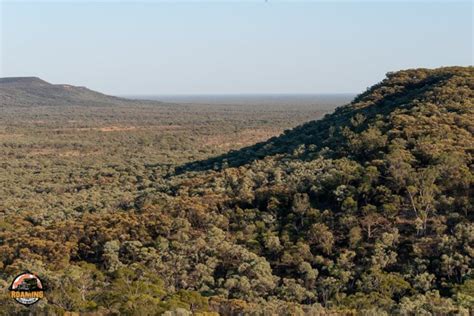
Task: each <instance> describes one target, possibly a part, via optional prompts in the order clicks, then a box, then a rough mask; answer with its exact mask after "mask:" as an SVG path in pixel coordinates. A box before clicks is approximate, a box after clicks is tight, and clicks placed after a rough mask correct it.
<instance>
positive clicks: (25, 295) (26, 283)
mask: <svg viewBox="0 0 474 316" xmlns="http://www.w3.org/2000/svg"><path fill="white" fill-rule="evenodd" d="M9 290H10V297H11V298H13V299H15V301H17V302H18V303H20V304H22V305H25V306H30V305H33V304H34V303H36V302H38V301H39V300H40V299H42V298H43V297H44V288H43V283H42V282H41V280H40V278H38V277H37V276H36V275H34V274H33V273H30V272H25V273H22V274H20V275H18V276H17V277H16V278H15V279H14V280H13V282H12V285H10V288H9Z"/></svg>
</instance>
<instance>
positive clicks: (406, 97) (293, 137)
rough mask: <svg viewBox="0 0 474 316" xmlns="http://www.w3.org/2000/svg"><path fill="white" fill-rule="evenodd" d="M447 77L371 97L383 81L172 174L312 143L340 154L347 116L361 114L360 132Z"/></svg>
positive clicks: (227, 164)
mask: <svg viewBox="0 0 474 316" xmlns="http://www.w3.org/2000/svg"><path fill="white" fill-rule="evenodd" d="M450 77H451V75H450V74H446V73H440V74H439V75H438V76H434V77H433V76H431V77H428V78H426V79H423V80H419V81H415V82H408V83H407V84H406V85H405V86H404V87H403V89H401V90H400V89H399V88H400V86H398V84H399V83H395V84H394V85H393V86H394V87H395V86H396V87H397V88H398V90H397V89H394V91H395V92H391V93H390V92H387V90H386V89H385V90H384V91H383V93H384V95H383V97H380V98H379V99H376V100H374V97H373V95H372V94H373V93H374V91H375V90H377V89H378V88H379V87H381V86H383V84H384V82H381V83H380V84H378V85H375V86H373V87H372V88H371V89H370V90H368V91H366V92H364V93H362V94H360V95H359V96H357V97H356V98H355V99H354V101H353V102H352V103H350V104H348V105H344V106H341V107H338V108H337V109H336V110H335V112H334V113H332V114H327V115H325V116H324V118H322V119H320V120H316V121H311V122H308V123H305V124H303V125H300V126H297V127H295V128H293V129H291V130H286V131H285V132H284V133H283V134H282V135H280V136H277V137H272V138H270V139H269V140H267V141H264V142H260V143H257V144H254V145H251V146H248V147H244V148H241V149H239V150H233V151H230V152H228V153H226V154H223V155H220V156H217V157H212V158H208V159H205V160H200V161H193V162H190V163H186V164H184V165H181V166H179V167H177V168H176V169H175V174H177V175H179V174H182V173H185V172H188V171H206V170H216V171H219V170H222V169H223V168H226V167H239V166H242V165H245V164H249V163H252V162H253V161H256V160H260V159H263V158H265V157H267V156H274V155H277V154H292V153H293V152H294V151H295V150H296V149H298V148H299V147H300V146H301V145H310V144H311V145H316V147H317V148H318V149H321V148H323V147H327V148H329V149H330V150H332V152H335V153H338V154H336V155H334V156H335V158H336V157H339V156H343V155H344V151H343V150H341V149H342V148H344V145H345V139H344V138H343V136H342V135H341V134H340V127H344V126H351V125H350V124H351V118H352V117H353V116H354V115H356V114H358V113H360V114H362V115H364V116H365V118H366V121H365V122H366V123H364V124H363V125H362V126H360V127H359V128H358V130H357V131H356V132H361V130H364V129H365V128H367V125H368V122H370V121H371V120H373V119H374V118H375V116H376V115H382V116H385V117H386V116H387V115H389V114H390V113H391V112H392V111H394V110H395V109H397V108H402V107H403V108H409V107H411V106H413V101H414V100H415V99H419V98H420V97H422V96H423V93H425V92H427V91H428V90H432V89H433V88H435V86H436V85H437V84H438V83H439V82H441V81H443V80H445V79H449V78H450Z"/></svg>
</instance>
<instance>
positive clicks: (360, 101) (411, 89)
mask: <svg viewBox="0 0 474 316" xmlns="http://www.w3.org/2000/svg"><path fill="white" fill-rule="evenodd" d="M473 72H474V70H473V68H472V67H470V68H461V67H447V68H440V69H436V70H428V69H412V70H406V71H399V72H395V73H389V74H387V78H386V79H385V80H383V81H382V82H381V83H379V84H377V85H375V86H373V87H371V88H370V89H368V90H367V91H366V92H364V93H362V94H360V95H359V96H358V97H357V98H356V99H355V100H354V101H353V102H352V103H351V104H349V105H347V106H343V107H339V108H338V109H336V111H335V113H333V114H328V115H327V116H326V117H325V118H323V119H322V120H318V121H312V122H308V123H306V124H303V125H301V126H299V127H297V128H294V129H292V130H287V131H285V133H284V134H283V135H281V136H278V137H274V138H271V139H269V140H268V141H265V142H262V143H258V144H255V145H252V146H250V147H246V148H243V149H241V150H239V151H234V152H229V153H227V154H225V155H222V156H219V157H216V158H213V159H208V160H204V161H199V162H194V163H190V164H187V165H184V166H182V167H181V168H178V171H180V172H181V171H185V170H186V171H188V170H207V169H221V168H222V164H223V163H224V164H225V165H226V166H232V167H236V166H241V165H244V164H246V163H249V162H252V161H254V160H257V159H261V158H263V157H266V156H271V155H275V154H285V155H286V156H288V155H290V156H291V155H292V153H293V152H294V150H296V149H299V150H300V151H301V150H303V151H304V155H302V154H303V153H302V152H300V153H299V156H300V158H301V157H302V156H304V157H312V156H313V155H312V154H311V153H310V152H315V151H319V150H320V149H321V148H323V147H324V148H327V150H326V154H325V155H330V156H331V157H343V156H349V157H352V156H356V155H361V154H364V153H361V152H360V150H359V149H360V148H355V145H356V144H354V142H351V140H350V137H349V135H347V133H351V132H352V133H355V134H354V135H353V136H354V137H355V138H358V137H356V136H358V135H359V134H361V135H363V136H365V137H369V138H370V137H375V135H373V133H380V134H381V136H388V135H387V134H388V132H389V131H390V130H391V129H397V130H400V129H407V130H409V129H412V127H413V126H416V125H418V123H419V121H418V119H421V118H423V119H424V120H427V119H428V118H431V119H432V120H436V121H435V122H430V123H433V124H436V125H438V124H443V125H444V126H446V124H450V123H452V121H449V120H447V118H446V117H447V116H449V117H451V119H453V117H455V118H458V116H457V115H456V113H459V114H464V116H462V115H461V116H460V117H459V119H461V120H462V123H461V124H457V123H459V122H458V121H456V124H452V126H451V127H452V128H453V129H454V131H453V133H454V134H457V132H459V133H461V134H460V135H465V133H466V132H470V133H472V132H473V131H474V129H473V125H472V124H470V123H469V121H466V115H470V114H472V98H473V91H472V88H473V84H474V83H473V78H472V76H473ZM445 116H446V117H445ZM410 117H413V118H415V119H412V120H409V121H406V119H409V118H410ZM382 125H383V126H382ZM374 127H377V128H378V129H379V130H380V131H377V130H376V129H374ZM426 127H427V129H429V133H430V134H432V133H436V134H438V132H439V134H438V135H432V136H433V137H434V138H440V137H441V138H443V137H444V134H443V132H442V131H439V130H437V129H433V130H431V129H430V128H431V126H426ZM371 134H372V135H371ZM460 135H457V136H456V138H457V141H458V142H459V141H460V140H461V141H463V139H462V137H461V136H460ZM430 136H431V135H430ZM394 137H395V135H393V134H392V135H390V136H389V138H394ZM367 141H369V142H370V141H371V140H370V139H367ZM364 145H366V144H359V147H364ZM302 146H306V148H303V147H302ZM368 147H369V148H371V147H373V145H369V146H368ZM364 150H365V151H367V150H368V149H367V148H366V149H364ZM374 150H375V149H374Z"/></svg>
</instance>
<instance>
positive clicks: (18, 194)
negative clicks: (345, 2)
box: [0, 67, 474, 315]
mask: <svg viewBox="0 0 474 316" xmlns="http://www.w3.org/2000/svg"><path fill="white" fill-rule="evenodd" d="M121 102H122V101H121ZM123 102H125V101H123ZM141 106H142V108H141V109H144V110H143V112H140V113H141V114H140V115H138V114H137V116H136V119H137V120H136V124H139V122H142V121H143V120H145V121H146V120H147V119H148V120H154V118H153V117H152V116H151V115H150V112H149V111H151V110H150V108H149V107H147V105H141ZM162 106H163V109H165V110H163V112H160V113H161V114H160V117H163V116H167V117H170V118H172V119H174V120H179V121H178V122H175V123H173V124H170V125H169V126H168V129H167V130H168V131H169V132H170V133H173V134H166V133H165V134H159V136H158V134H156V133H157V131H158V130H157V129H156V128H155V129H150V128H143V129H142V128H137V125H136V124H135V125H133V128H132V126H130V129H129V130H126V129H125V130H123V129H122V130H120V131H118V130H117V132H118V133H116V134H115V135H116V136H115V137H116V138H114V139H113V142H110V143H109V142H108V140H110V139H107V138H105V136H103V135H102V134H100V133H98V130H97V129H100V128H101V127H97V126H75V128H76V130H75V131H74V132H72V131H65V130H64V129H65V128H59V129H58V130H57V131H55V132H54V133H53V134H46V130H43V128H44V126H43V125H41V124H39V127H38V130H35V134H37V135H39V136H38V137H41V136H44V135H51V137H52V138H50V139H49V140H45V141H44V142H43V144H47V145H49V146H50V147H47V148H49V150H50V151H44V150H45V149H44V148H36V147H35V144H36V143H35V140H31V139H24V138H22V135H21V134H22V133H21V132H19V131H20V130H21V125H22V124H23V123H24V122H23V123H22V122H17V123H10V125H9V128H8V130H4V133H10V135H15V136H14V138H13V139H12V138H11V137H10V138H8V141H4V140H3V139H1V138H0V140H1V141H2V143H1V145H2V147H1V148H2V149H1V150H2V151H3V152H4V154H2V155H3V158H4V159H3V161H2V162H1V166H2V168H3V170H5V171H6V172H5V173H4V174H2V175H1V179H0V182H1V183H3V188H2V189H1V190H2V191H0V192H1V196H2V199H3V201H1V202H0V211H1V213H0V214H1V215H0V216H2V217H1V221H0V286H1V287H2V289H4V290H2V292H1V294H0V295H1V296H0V305H1V306H2V308H1V311H0V313H3V314H5V315H9V314H25V315H28V314H29V313H30V312H33V313H36V314H48V315H62V314H63V313H64V312H66V311H68V312H77V313H84V314H90V315H122V314H123V315H158V314H165V315H191V314H195V315H218V314H220V315H243V314H251V315H326V314H327V315H339V314H340V315H392V314H395V315H469V313H472V312H473V310H474V278H473V258H474V224H473V217H474V214H473V203H474V201H473V197H474V192H473V181H474V176H473V157H472V155H473V153H474V136H473V132H474V68H473V67H448V68H439V69H433V70H429V69H411V70H404V71H398V72H394V73H388V74H387V77H386V78H385V79H384V80H383V81H381V82H380V83H378V84H376V85H374V86H372V87H370V88H369V89H367V91H365V92H363V93H361V94H360V95H358V96H357V97H356V98H355V99H354V100H353V101H352V102H351V103H350V104H347V105H344V106H341V107H338V108H337V109H336V110H335V111H334V112H333V113H330V114H326V115H325V116H324V117H323V118H321V119H319V120H314V121H310V122H307V123H304V124H302V125H299V126H297V127H296V128H292V129H286V128H289V127H290V125H291V124H292V123H302V121H303V118H305V117H308V112H305V113H302V112H300V113H299V114H293V116H292V118H291V119H290V118H287V115H286V112H278V111H277V112H276V113H273V114H272V115H270V114H269V111H262V112H261V113H259V114H261V115H262V116H260V118H256V117H257V116H258V115H257V114H255V113H252V114H251V115H249V116H245V115H244V114H242V113H240V112H239V113H240V114H239V115H237V116H232V115H231V114H232V113H229V112H227V114H223V115H222V117H220V116H219V117H218V118H217V119H216V118H215V117H214V116H212V115H209V116H208V119H207V120H205V121H204V122H205V123H206V124H204V125H199V124H197V125H195V124H194V123H193V124H191V123H189V122H188V121H186V120H187V118H188V117H192V116H193V112H192V111H193V110H192V108H189V107H183V108H182V109H185V112H184V113H186V115H180V116H179V117H176V115H175V114H174V112H173V111H175V109H174V108H170V107H167V106H165V105H162ZM3 110H4V111H5V113H6V114H7V115H11V117H13V115H14V114H13V113H14V111H13V110H11V109H8V108H7V107H6V108H5V109H3ZM36 111H39V110H36ZM67 111H68V112H65V113H69V114H67V115H66V114H65V117H67V119H65V120H64V121H65V122H66V121H67V120H70V119H71V117H74V116H75V117H77V116H85V117H87V114H84V113H86V112H80V111H82V110H77V109H76V108H69V109H68V110H67ZM104 111H105V110H104ZM108 111H109V110H108ZM114 111H117V112H121V111H123V108H120V107H118V108H116V109H115V110H114ZM183 111H184V110H183ZM235 111H237V112H238V111H239V110H237V109H236V110H235ZM27 112H28V113H29V114H28V115H32V114H31V113H32V112H31V111H29V110H28V111H27ZM8 113H10V114H8ZM71 113H74V114H75V115H72V114H71ZM78 113H81V114H80V115H78ZM96 113H99V115H100V113H101V112H100V111H99V112H96ZM104 113H106V112H104ZM134 113H138V112H134ZM301 113H302V114H301ZM25 115H26V114H25ZM34 115H35V116H36V117H43V119H47V118H48V116H49V115H52V116H53V117H55V115H57V114H51V113H46V114H45V113H43V112H41V111H39V112H35V114H34ZM313 115H314V116H316V115H315V113H313ZM105 116H106V117H107V119H110V117H109V116H108V115H105V114H104V117H105ZM224 116H231V117H237V118H236V119H235V120H234V121H232V120H230V121H225V118H224ZM45 117H46V118H45ZM211 117H212V118H211ZM251 117H252V118H253V119H251ZM262 117H263V118H262ZM272 118H274V119H275V120H273V119H272ZM315 118H316V117H315ZM28 119H30V120H31V118H28ZM184 121H186V122H187V123H184ZM290 121H291V122H290ZM223 122H225V123H223ZM244 122H245V124H254V125H255V126H254V127H252V128H250V131H249V132H248V133H249V134H251V135H253V134H252V131H253V130H259V129H261V128H262V126H263V127H266V128H268V129H266V130H265V131H266V133H265V134H264V135H262V137H258V138H252V139H251V140H252V142H254V143H255V142H257V143H255V144H250V143H249V142H247V143H241V145H242V146H247V147H242V146H235V145H234V146H233V145H232V143H236V142H237V141H242V139H243V138H244V137H243V136H244V135H248V134H245V133H244V134H242V133H243V132H242V131H241V130H240V131H239V132H238V133H237V132H236V130H237V126H241V125H242V124H244ZM219 123H220V124H219ZM15 124H16V125H15ZM65 124H66V123H65ZM74 124H75V123H74ZM109 124H112V125H113V126H117V125H120V122H117V121H114V122H109ZM201 124H202V123H201ZM183 125H187V126H191V125H192V126H193V128H192V129H190V130H186V131H183V130H182V129H180V128H177V127H174V126H183ZM218 126H222V129H223V130H222V135H221V138H216V134H215V131H217V130H219V129H220V128H221V127H218ZM257 127H258V128H259V129H257ZM270 127H274V128H277V129H278V128H279V130H271V132H268V131H269V128H270ZM77 128H86V129H87V130H86V133H87V134H86V135H87V137H90V138H89V139H88V142H86V143H83V142H80V138H82V139H83V138H84V136H77V135H76V134H77ZM102 128H103V127H102ZM137 129H138V130H137ZM163 129H165V127H160V128H159V130H160V131H163ZM283 129H286V130H285V131H284V132H283V133H282V134H281V135H279V136H274V135H277V134H278V133H277V132H279V131H281V130H283ZM130 131H133V132H135V134H131V135H129V134H127V132H130ZM176 131H180V132H179V133H178V132H176ZM109 132H110V131H109ZM38 133H39V134H38ZM41 133H43V134H41ZM48 133H51V131H50V130H48ZM112 133H114V131H113V130H112ZM154 135H155V136H154ZM200 135H205V137H204V138H198V137H199V136H200ZM226 135H227V136H226ZM229 135H233V136H229ZM272 136H273V137H272ZM0 137H2V134H0ZM70 137H73V138H74V139H75V144H76V145H75V146H73V148H70V146H72V145H71V142H70ZM189 137H195V139H191V140H190V139H189ZM226 137H227V138H226ZM268 137H270V138H269V139H267V140H265V138H268ZM130 139H133V142H130ZM204 139H206V140H209V139H212V141H214V143H212V142H210V143H207V144H215V143H218V144H222V143H231V144H230V145H228V146H227V145H226V146H223V147H218V146H217V147H212V149H211V148H210V147H205V146H204V147H203V146H201V147H195V146H198V145H202V144H203V143H204V141H203V140H204ZM53 140H54V142H53ZM145 140H146V141H145ZM48 141H49V143H48ZM132 143H133V146H130V147H128V148H125V149H124V148H122V147H121V146H120V144H132ZM107 144H109V147H107ZM111 145H113V146H112V147H111ZM61 146H64V148H66V149H67V150H65V151H58V150H59V149H61V148H62V147H61ZM101 147H107V149H103V150H105V152H101V151H100V150H101ZM192 148H194V149H192ZM196 148H198V149H196ZM216 148H217V149H216ZM32 150H37V151H38V150H43V151H42V152H40V154H41V155H40V157H41V159H38V156H36V157H35V158H33V159H31V152H32ZM124 150H125V151H124ZM123 151H124V152H123ZM59 152H62V153H64V152H67V153H69V155H73V158H72V160H71V161H74V163H72V162H69V160H64V159H66V158H70V157H67V155H66V156H63V157H60V156H59V154H58V153H59ZM84 152H89V153H90V155H88V156H85V155H84ZM117 152H118V153H120V154H117ZM136 152H141V153H142V156H146V155H148V154H151V153H156V154H157V155H161V156H160V158H159V159H156V160H154V161H155V163H145V161H148V162H150V160H144V158H143V157H141V158H140V159H139V157H137V156H133V153H136ZM180 152H183V153H185V154H184V156H185V157H183V156H180V155H179V153H180ZM99 153H100V154H99ZM114 153H115V154H116V155H115V156H114ZM160 153H161V154H160ZM170 153H173V154H170ZM76 155H77V156H76ZM102 155H103V156H102ZM58 156H59V158H58ZM98 157H100V162H98V163H97V164H84V162H87V161H95V160H97V158H98ZM107 157H113V161H112V160H111V161H108V159H107ZM148 158H149V157H148ZM58 159H59V160H58ZM61 159H63V160H61ZM58 161H59V162H60V163H58ZM71 166H74V168H71ZM84 166H88V167H87V168H85V167H84ZM45 170H48V173H47V174H45ZM26 179H27V180H26ZM9 183H11V184H12V185H8V184H9ZM24 270H28V271H32V272H35V273H37V274H38V275H39V276H40V278H42V280H43V281H44V283H45V284H46V286H47V288H48V290H47V292H46V294H45V298H44V299H43V300H41V301H40V302H39V303H37V304H35V305H33V306H32V307H30V308H26V307H23V306H21V305H19V304H16V303H15V302H14V301H13V300H11V299H10V298H9V297H8V293H7V290H6V289H7V288H8V286H9V285H10V282H11V278H12V277H13V276H14V275H16V274H18V273H19V272H22V271H24Z"/></svg>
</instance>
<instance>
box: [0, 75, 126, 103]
mask: <svg viewBox="0 0 474 316" xmlns="http://www.w3.org/2000/svg"><path fill="white" fill-rule="evenodd" d="M124 102H131V101H129V100H126V99H122V98H117V97H113V96H108V95H105V94H102V93H99V92H96V91H92V90H89V89H87V88H85V87H76V86H71V85H66V84H51V83H48V82H46V81H44V80H42V79H40V78H37V77H9V78H0V105H1V106H41V105H95V106H97V105H112V104H120V103H124Z"/></svg>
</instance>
